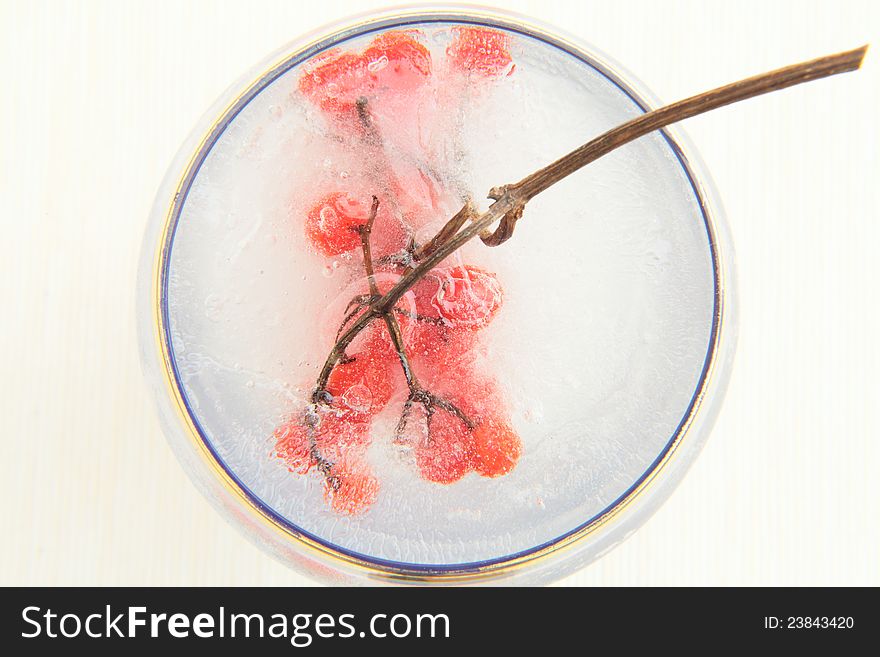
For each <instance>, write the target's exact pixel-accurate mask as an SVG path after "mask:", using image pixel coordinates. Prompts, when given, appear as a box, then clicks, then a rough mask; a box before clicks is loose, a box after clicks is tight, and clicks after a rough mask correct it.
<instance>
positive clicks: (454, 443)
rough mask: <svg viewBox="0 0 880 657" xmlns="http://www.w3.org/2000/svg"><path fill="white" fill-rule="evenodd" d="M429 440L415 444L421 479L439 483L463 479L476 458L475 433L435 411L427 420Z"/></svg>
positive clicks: (445, 412)
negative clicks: (474, 455)
mask: <svg viewBox="0 0 880 657" xmlns="http://www.w3.org/2000/svg"><path fill="white" fill-rule="evenodd" d="M426 422H427V426H428V432H427V439H426V440H425V441H424V442H422V443H420V444H418V445H416V448H415V454H416V464H417V465H418V468H419V472H420V473H421V475H422V477H423V478H424V479H426V480H428V481H433V482H436V483H440V484H451V483H452V482H454V481H458V480H459V479H461V478H462V477H463V476H464V475H465V474H466V473H467V472H468V471H469V470H470V469H471V465H472V459H473V452H474V449H473V434H472V431H471V429H470V428H469V427H468V426H467V425H466V424H465V423H464V422H463V421H462V420H461V419H460V418H458V417H457V416H455V415H454V414H452V413H450V412H448V411H446V410H443V409H435V410H434V412H433V413H432V414H431V415H430V416H429V417H428V418H427V419H426Z"/></svg>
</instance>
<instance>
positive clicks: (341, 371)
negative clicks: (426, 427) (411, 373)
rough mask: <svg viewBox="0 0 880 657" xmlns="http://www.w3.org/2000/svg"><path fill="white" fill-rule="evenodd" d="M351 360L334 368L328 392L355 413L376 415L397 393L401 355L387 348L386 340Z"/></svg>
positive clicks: (368, 345) (376, 341)
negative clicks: (399, 357)
mask: <svg viewBox="0 0 880 657" xmlns="http://www.w3.org/2000/svg"><path fill="white" fill-rule="evenodd" d="M378 322H379V320H375V321H374V323H378ZM371 328H372V327H371ZM367 330H369V329H367ZM349 358H350V360H348V361H344V362H341V363H338V364H337V365H336V367H334V368H333V371H332V372H331V373H330V378H329V379H328V380H327V392H329V393H330V394H331V395H332V396H333V399H334V403H337V404H340V405H342V406H344V407H346V408H349V409H351V410H352V411H354V412H355V413H360V414H363V415H367V416H371V415H374V414H376V413H378V412H379V411H381V410H382V409H383V408H384V407H385V405H386V404H387V403H388V401H389V400H390V399H391V396H392V395H393V394H394V390H395V387H396V383H397V377H396V376H395V374H396V371H395V370H396V369H399V365H398V364H397V362H396V360H397V355H396V353H395V352H394V351H392V350H389V349H388V348H387V346H386V343H385V341H384V340H383V339H379V340H375V339H374V340H371V341H370V342H368V344H367V346H366V348H365V349H363V350H361V351H360V352H358V353H357V354H355V355H354V356H350V357H349Z"/></svg>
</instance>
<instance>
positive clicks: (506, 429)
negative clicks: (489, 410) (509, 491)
mask: <svg viewBox="0 0 880 657" xmlns="http://www.w3.org/2000/svg"><path fill="white" fill-rule="evenodd" d="M521 452H522V443H521V442H520V439H519V436H518V435H517V434H516V432H515V431H514V430H513V429H512V428H511V427H510V425H509V424H508V423H507V422H505V421H503V420H498V419H488V420H484V421H483V422H482V423H481V424H479V425H478V426H477V428H476V429H475V430H474V458H473V464H474V469H475V470H476V471H477V472H478V473H480V474H481V475H483V476H484V477H498V476H500V475H504V474H507V473H508V472H510V471H511V470H513V467H514V466H515V465H516V463H517V461H518V460H519V457H520V454H521Z"/></svg>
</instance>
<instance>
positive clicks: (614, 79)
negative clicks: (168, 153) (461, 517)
mask: <svg viewBox="0 0 880 657" xmlns="http://www.w3.org/2000/svg"><path fill="white" fill-rule="evenodd" d="M435 23H440V24H444V23H445V24H450V25H462V24H473V25H482V26H487V27H493V28H496V29H502V30H505V31H508V32H512V33H515V34H519V35H522V36H524V37H526V38H529V39H535V40H538V41H541V42H543V43H545V44H547V45H549V46H551V47H553V48H556V49H558V50H562V51H563V52H565V53H567V54H568V55H570V56H572V57H574V58H575V59H577V60H578V61H580V62H582V63H584V64H586V65H587V66H589V67H590V68H592V69H593V70H595V71H596V72H597V73H599V74H601V75H602V76H603V77H604V78H605V79H607V80H608V81H609V82H611V83H612V84H613V85H614V86H615V87H617V88H618V89H620V90H621V91H622V92H623V93H624V94H625V95H626V96H627V97H628V98H629V99H630V100H631V101H632V102H633V103H634V104H635V105H636V106H637V107H638V108H639V109H641V110H642V111H643V112H647V111H649V109H650V108H649V107H648V106H647V105H646V104H645V103H644V102H643V101H642V100H641V99H640V98H639V97H638V96H637V95H636V93H635V92H634V91H633V90H632V89H631V88H630V87H629V86H628V85H627V84H626V83H625V82H624V81H623V80H621V79H620V78H618V76H617V75H615V74H614V73H613V72H612V71H610V70H608V69H607V68H606V67H605V66H603V65H602V64H601V63H600V62H597V61H594V60H592V59H591V58H587V57H586V56H585V54H584V53H581V52H577V51H574V50H572V49H571V48H570V47H568V46H567V45H566V44H564V43H561V42H558V41H556V40H554V39H552V38H550V37H549V36H548V35H546V34H543V33H541V32H531V31H526V30H524V29H522V28H520V27H518V26H516V25H515V24H512V23H509V22H508V21H506V20H504V19H502V18H500V17H493V18H492V19H491V20H490V19H488V18H487V19H484V20H481V19H478V18H475V17H472V16H460V17H459V16H452V15H443V16H432V15H424V16H418V17H413V18H408V19H406V20H402V21H398V20H394V19H386V20H383V21H380V22H378V23H370V24H367V25H365V26H359V27H355V28H352V29H349V30H344V31H341V32H337V33H335V34H333V35H331V36H329V37H327V38H326V39H324V40H323V41H321V42H319V43H317V44H315V45H313V46H312V47H310V48H307V49H306V50H304V51H302V52H299V53H297V54H295V55H293V56H291V57H288V58H287V59H285V60H284V61H283V62H282V63H280V64H278V65H277V66H275V67H274V68H273V69H271V70H270V71H269V72H267V73H266V74H265V75H264V76H263V77H262V78H261V79H260V80H259V81H258V82H257V83H256V84H254V85H253V87H252V88H251V89H250V90H249V91H248V92H247V93H246V94H245V95H244V96H242V97H240V98H239V99H238V101H237V102H236V103H235V105H233V106H232V107H231V108H230V109H229V110H228V111H227V113H226V116H224V117H223V120H222V122H220V123H217V124H216V125H215V126H214V128H213V130H212V131H211V133H210V134H209V135H208V137H207V138H206V139H205V141H204V143H203V144H202V147H201V149H200V150H199V152H198V153H197V154H196V156H195V157H194V158H193V161H192V164H191V166H190V167H189V170H188V171H187V175H186V177H185V178H184V179H183V181H182V183H181V186H180V192H179V194H178V195H177V196H176V197H175V199H174V203H173V207H172V210H171V214H170V218H169V224H170V227H169V230H168V231H167V237H166V243H165V244H164V245H163V248H162V260H161V263H160V281H161V288H160V293H161V297H160V304H161V313H162V318H163V324H164V334H163V335H162V336H161V338H162V340H163V342H164V344H165V348H166V350H167V353H168V355H169V361H170V365H171V370H172V373H173V378H174V384H175V386H176V387H177V389H178V391H179V393H180V396H181V399H182V401H183V404H184V406H185V408H186V412H187V414H188V416H189V418H190V419H191V420H192V422H193V425H194V426H195V428H196V431H197V432H198V435H199V439H200V440H201V441H202V444H203V445H204V446H205V448H206V449H207V450H208V452H209V453H210V454H211V456H212V457H213V458H214V460H215V461H216V462H217V464H218V465H219V466H220V467H221V468H222V469H223V471H224V472H225V473H226V474H227V475H228V476H229V478H230V479H231V480H232V481H233V482H235V485H236V486H238V488H239V489H240V490H241V491H242V492H243V493H244V495H245V496H246V497H247V498H248V500H250V501H251V502H252V503H253V504H254V505H255V506H257V507H258V508H259V509H260V511H262V512H263V513H265V514H266V515H267V516H268V517H270V518H271V519H272V520H273V521H274V522H276V523H277V524H279V525H281V526H282V527H284V528H285V529H287V530H288V531H290V532H292V533H294V534H296V535H299V536H303V537H306V538H307V539H309V540H311V541H314V542H315V543H317V544H318V545H321V546H323V547H324V548H326V549H328V550H330V551H331V552H336V553H338V554H342V555H346V556H348V557H350V558H353V559H357V560H359V561H363V562H366V563H369V564H372V565H374V566H376V567H378V568H380V569H384V570H392V571H409V572H412V573H417V574H419V575H432V574H449V573H473V572H476V571H479V570H482V569H484V568H486V567H491V566H495V565H499V564H503V563H506V562H509V561H513V560H518V559H521V558H523V557H528V556H529V555H531V554H535V553H538V552H541V551H542V550H544V549H546V548H548V547H550V546H552V545H555V544H557V543H560V542H561V541H564V540H565V539H567V538H568V537H570V536H572V535H574V534H577V533H578V532H580V531H581V530H583V529H584V528H586V527H587V526H589V525H591V524H592V523H594V522H595V521H596V520H598V519H600V518H602V517H603V516H605V515H606V514H607V513H608V512H610V511H611V510H612V509H614V508H615V507H616V506H617V505H618V504H620V503H621V502H622V501H623V500H625V499H626V498H628V497H629V496H630V495H631V494H632V493H633V491H635V490H636V489H637V488H638V487H639V486H640V485H641V484H642V483H643V482H644V481H645V479H647V478H648V477H649V476H650V475H651V474H652V473H653V472H654V470H655V469H656V468H657V466H658V465H659V464H660V462H661V461H663V459H664V458H665V457H666V456H667V454H668V453H669V451H670V450H671V449H672V447H673V445H674V444H675V441H676V438H677V437H678V436H679V434H680V433H681V430H682V428H683V426H684V425H685V423H686V422H687V421H688V420H689V418H690V417H691V415H692V412H693V409H694V405H695V404H696V401H697V399H698V397H699V396H700V393H701V392H702V390H703V388H704V386H705V383H706V377H707V375H708V372H709V368H710V365H711V363H712V355H713V353H714V351H715V344H716V341H717V335H718V329H719V326H718V324H719V320H720V316H719V312H718V311H719V307H720V299H721V289H720V281H719V276H718V271H719V267H720V264H719V262H718V253H717V245H716V242H715V236H714V235H713V234H712V227H711V223H710V219H709V213H708V210H707V204H706V200H705V199H704V197H703V195H702V194H701V193H700V188H699V185H698V184H697V182H696V181H695V179H694V174H693V172H692V171H691V167H690V164H689V163H688V161H687V158H686V157H685V155H684V153H683V152H682V150H681V147H680V146H679V145H678V143H676V141H675V140H674V139H672V137H671V136H670V135H669V134H668V132H667V131H666V130H665V129H664V130H660V131H659V132H660V134H661V135H662V136H663V138H664V140H665V141H666V143H667V144H668V145H669V147H670V149H671V150H672V152H673V153H674V154H675V157H676V159H677V160H678V162H679V164H680V165H681V167H682V169H683V170H684V172H685V174H686V176H687V179H688V183H689V184H690V186H691V189H692V190H693V193H694V197H695V198H696V200H697V202H698V204H699V206H700V213H701V214H702V217H703V223H704V226H705V229H706V236H707V239H708V245H709V251H710V255H711V258H712V275H713V311H712V327H711V332H710V337H709V343H708V345H707V351H706V357H705V359H704V362H703V368H702V370H701V372H700V378H699V381H698V383H697V386H696V388H695V391H694V394H693V396H692V397H691V400H690V402H689V403H688V406H687V409H686V411H685V413H684V415H683V417H682V419H681V421H680V422H679V424H678V426H677V427H676V429H675V432H673V434H672V436H671V437H670V439H669V441H668V442H667V443H666V445H665V446H664V448H663V449H662V450H661V452H660V454H658V456H657V458H655V459H654V461H653V462H652V463H651V465H650V466H648V468H647V470H645V472H644V473H643V474H642V475H641V476H640V477H639V478H638V479H637V480H636V481H635V482H633V484H632V485H631V486H630V487H629V488H627V489H626V491H624V492H623V493H622V494H621V495H620V496H618V497H617V499H615V500H614V501H613V502H612V503H611V504H609V505H608V506H606V507H605V508H604V509H602V510H601V511H600V512H599V513H597V514H596V515H594V516H593V517H591V518H590V519H589V520H587V521H585V522H583V523H581V524H580V525H578V526H577V527H575V528H573V529H571V530H570V531H568V532H566V533H565V534H562V535H561V536H558V537H557V538H554V539H552V540H550V541H546V542H544V543H542V544H540V545H537V546H534V547H531V548H528V549H526V550H521V551H519V552H515V553H513V554H509V555H506V556H503V557H496V558H492V559H486V560H483V561H473V562H465V563H454V564H422V563H410V562H402V561H393V560H389V559H381V558H377V557H373V556H370V555H367V554H363V553H360V552H355V551H353V550H349V549H347V548H343V547H341V546H339V545H336V544H334V543H331V542H329V541H326V540H324V539H322V538H320V537H319V536H317V535H315V534H313V533H311V532H308V531H306V530H304V529H302V528H301V527H299V526H297V525H295V524H294V523H292V522H291V521H290V520H288V519H287V518H285V517H284V516H282V515H281V514H279V513H278V512H276V511H275V510H274V509H273V508H272V507H270V506H269V505H268V504H266V503H265V502H264V501H263V500H262V499H261V498H260V497H259V496H257V495H256V494H255V493H254V492H253V491H252V490H251V489H250V488H249V487H248V486H246V485H245V484H244V483H243V482H242V481H241V480H240V479H239V478H238V476H237V475H236V474H235V473H234V472H233V471H232V470H231V469H230V468H229V467H228V466H227V465H226V463H225V461H224V460H223V459H222V458H221V457H220V455H219V453H218V452H217V450H216V449H215V448H214V446H213V444H212V443H211V440H210V439H209V438H208V436H207V432H206V431H205V430H204V429H203V428H202V425H201V423H200V422H199V419H198V417H197V416H196V414H195V412H194V411H193V409H192V407H191V406H190V402H189V399H188V397H187V394H186V390H185V388H184V386H183V384H182V383H181V379H180V373H179V371H178V367H177V359H176V357H175V353H174V346H173V344H172V340H171V335H170V329H169V327H170V322H169V311H168V284H169V270H170V267H169V263H170V260H171V251H172V248H173V245H174V236H175V234H176V232H177V226H178V223H179V221H180V215H181V213H182V212H183V208H184V206H185V204H186V200H187V196H188V194H189V191H190V188H191V186H192V183H193V181H194V180H195V178H196V176H197V175H198V173H199V171H200V169H201V167H202V164H203V163H204V162H205V160H206V159H207V157H208V155H209V154H210V153H211V150H212V148H213V147H214V145H215V144H216V143H217V141H218V140H219V138H220V137H221V136H222V135H223V133H224V132H225V131H226V128H227V127H228V126H229V125H230V124H231V123H232V122H233V121H234V120H235V118H236V117H237V116H238V114H239V113H240V112H241V111H242V110H243V109H244V108H245V107H247V106H248V105H249V104H250V102H251V101H252V100H253V99H254V98H256V97H257V96H258V95H259V94H260V93H261V92H262V91H263V90H264V89H265V88H266V87H268V86H269V85H271V84H273V83H274V82H275V81H276V80H277V79H278V78H280V77H281V76H282V75H284V74H285V73H287V72H288V71H290V70H291V69H292V68H294V67H296V66H298V65H299V64H301V63H302V62H304V61H307V60H308V59H311V58H312V57H314V56H315V55H317V54H319V53H321V52H323V51H325V50H327V49H328V48H331V47H333V46H335V45H338V44H340V43H343V42H345V41H347V40H349V39H351V38H354V37H359V36H364V35H367V34H372V33H374V32H380V31H384V30H387V29H389V28H393V27H406V26H412V25H428V24H435Z"/></svg>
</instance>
